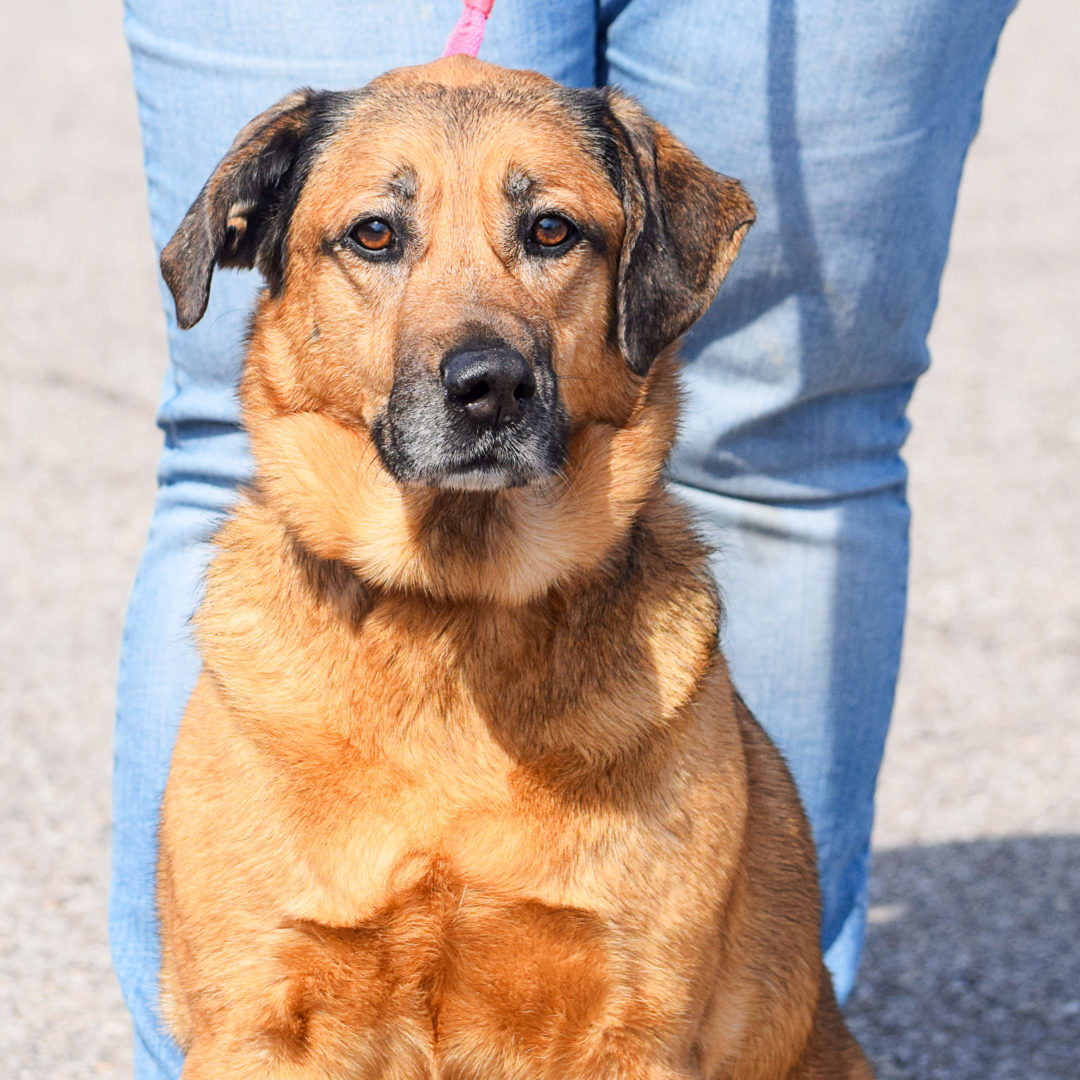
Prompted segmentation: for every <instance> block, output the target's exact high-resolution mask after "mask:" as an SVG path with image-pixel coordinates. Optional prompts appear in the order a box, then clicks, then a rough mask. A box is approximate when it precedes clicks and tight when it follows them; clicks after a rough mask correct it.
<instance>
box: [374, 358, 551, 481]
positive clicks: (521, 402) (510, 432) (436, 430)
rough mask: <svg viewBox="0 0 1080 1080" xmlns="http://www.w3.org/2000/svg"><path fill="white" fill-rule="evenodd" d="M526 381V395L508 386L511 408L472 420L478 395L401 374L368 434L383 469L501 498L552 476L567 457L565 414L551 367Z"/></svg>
mask: <svg viewBox="0 0 1080 1080" xmlns="http://www.w3.org/2000/svg"><path fill="white" fill-rule="evenodd" d="M500 362H502V361H500ZM515 362H516V361H515ZM504 366H507V367H508V366H509V363H508V362H505V363H504ZM489 367H491V365H490V364H489ZM523 378H524V376H523ZM527 380H528V381H527V387H528V392H527V393H526V394H522V393H521V392H520V390H519V386H520V384H518V385H511V384H512V383H513V382H514V380H513V379H511V380H510V381H509V382H508V384H507V386H508V388H507V390H506V395H505V396H506V399H507V401H508V402H509V405H499V404H498V403H496V404H495V405H491V403H490V402H489V403H488V406H489V407H485V408H484V410H483V411H482V412H481V413H480V414H479V415H477V409H476V400H477V399H478V391H476V390H475V389H470V392H469V393H468V394H462V393H460V392H457V391H456V388H455V387H453V386H452V388H451V389H450V390H448V388H447V383H448V381H450V380H449V378H448V376H447V375H446V374H445V373H443V372H440V373H432V372H430V371H419V370H416V369H415V368H414V369H413V370H412V371H411V372H409V371H406V372H403V373H400V374H399V375H398V376H397V378H395V380H394V386H393V389H392V390H391V393H390V397H389V399H388V401H387V405H386V408H385V410H384V411H383V413H382V415H381V416H380V417H379V418H378V419H377V420H376V422H375V424H374V426H373V428H372V437H373V439H374V442H375V446H376V449H377V450H378V452H379V456H380V457H381V459H382V463H383V466H384V467H385V468H386V470H387V471H388V472H389V473H390V475H391V476H393V477H394V478H395V479H396V480H397V481H398V482H399V483H401V484H408V485H422V486H425V487H433V488H445V489H449V490H455V491H500V490H503V489H506V488H515V487H523V486H525V485H527V484H531V483H535V482H536V481H539V480H542V479H545V478H547V477H550V476H552V475H554V474H555V473H557V472H558V471H559V469H560V468H561V467H562V464H563V459H564V457H565V455H566V437H567V429H568V422H567V417H566V413H565V411H564V409H563V407H562V403H561V401H560V400H559V394H558V388H557V385H556V379H555V375H554V372H553V371H552V369H551V367H550V364H546V363H545V364H535V365H532V366H530V368H529V370H528V372H527ZM515 390H518V392H517V393H516V396H515Z"/></svg>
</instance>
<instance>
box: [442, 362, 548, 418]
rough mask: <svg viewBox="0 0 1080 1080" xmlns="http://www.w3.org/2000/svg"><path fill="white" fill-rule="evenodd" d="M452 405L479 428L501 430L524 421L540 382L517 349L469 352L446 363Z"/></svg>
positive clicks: (445, 376) (445, 373) (448, 392)
mask: <svg viewBox="0 0 1080 1080" xmlns="http://www.w3.org/2000/svg"><path fill="white" fill-rule="evenodd" d="M443 385H444V386H445V387H446V394H447V397H449V399H450V401H451V402H452V403H453V404H454V405H456V406H457V407H458V408H460V409H464V411H465V412H466V413H468V414H469V416H470V417H471V418H472V419H473V420H475V421H476V423H478V424H486V425H488V426H490V427H498V426H500V425H501V424H510V423H513V421H515V420H518V419H520V417H521V414H522V413H523V412H524V411H525V402H526V401H528V400H529V398H531V397H532V396H533V394H535V393H536V379H535V378H534V377H533V373H532V368H530V367H529V365H528V364H527V363H526V361H525V357H523V356H522V355H521V353H519V352H518V351H517V350H516V349H506V348H489V349H467V350H462V351H461V352H456V353H451V354H450V356H448V357H447V358H446V360H445V362H444V363H443Z"/></svg>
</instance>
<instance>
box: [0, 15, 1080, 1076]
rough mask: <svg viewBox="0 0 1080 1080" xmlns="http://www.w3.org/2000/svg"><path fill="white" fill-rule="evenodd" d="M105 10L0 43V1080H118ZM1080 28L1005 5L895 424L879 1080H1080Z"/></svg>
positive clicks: (140, 223) (116, 369) (153, 439)
mask: <svg viewBox="0 0 1080 1080" xmlns="http://www.w3.org/2000/svg"><path fill="white" fill-rule="evenodd" d="M119 8H120V5H119V4H118V3H106V2H105V0H81V2H76V0H53V2H52V3H50V4H48V5H45V4H40V5H29V4H20V5H16V4H8V5H5V7H4V10H3V12H2V13H0V81H2V83H3V95H2V99H3V100H4V102H5V109H4V112H3V118H2V119H0V126H2V132H0V134H2V138H0V146H2V147H3V155H2V156H3V166H2V168H0V238H2V246H0V377H2V383H0V386H2V392H0V447H2V453H0V491H2V492H3V499H2V500H0V746H2V747H3V753H2V755H0V828H2V836H3V839H2V841H0V859H2V863H0V1015H3V1016H4V1017H5V1021H4V1023H2V1024H0V1061H3V1062H6V1063H7V1064H6V1066H5V1068H4V1072H5V1073H6V1075H8V1076H11V1077H14V1078H16V1080H23V1078H27V1080H29V1078H34V1080H54V1078H55V1080H63V1078H69V1077H70V1078H75V1077H87V1076H98V1077H106V1078H110V1080H113V1078H116V1080H119V1078H120V1077H124V1076H127V1075H128V1074H129V1071H130V1052H129V1048H128V1031H127V1022H126V1018H125V1015H124V1012H123V1007H122V1004H121V1001H120V996H119V993H118V991H117V989H116V986H115V983H114V980H113V977H112V974H111V971H110V968H109V959H108V950H107V946H106V940H105V899H106V883H107V840H108V784H109V765H110V749H109V744H110V723H111V709H112V682H113V669H114V664H115V659H116V653H117V648H118V642H119V635H120V625H121V618H122V612H123V607H124V602H125V598H126V593H127V589H128V587H129V583H130V580H131V576H132V573H133V570H134V566H135V563H136V559H137V556H138V552H139V548H140V545H141V542H142V539H143V535H144V532H145V528H146V523H147V520H148V516H149V509H150V502H151V498H152V495H153V470H154V460H155V457H156V452H157V446H158V438H157V433H156V431H155V429H154V427H153V422H152V417H153V409H154V402H155V399H156V390H157V385H158V383H159V380H160V378H161V375H162V372H163V367H164V335H163V330H162V319H161V316H160V313H159V308H158V292H157V285H156V278H155V267H154V261H153V255H152V251H151V246H150V239H149V234H148V229H147V224H146V211H145V204H144V193H143V180H142V175H141V170H140V151H139V146H138V133H137V128H136V121H135V109H134V103H133V101H132V97H131V93H130V89H129V73H128V62H127V56H126V53H125V50H124V46H123V42H122V39H121V32H120V25H119V21H120V10H119ZM1078 100H1080V5H1078V4H1076V3H1075V2H1073V0H1023V2H1022V3H1021V5H1020V8H1019V10H1018V12H1017V14H1016V15H1015V16H1014V17H1013V19H1012V21H1011V22H1010V24H1009V25H1008V27H1007V28H1006V31H1005V36H1004V39H1003V42H1002V47H1001V51H1000V57H999V60H998V63H997V66H996V68H995V70H994V72H993V75H992V77H991V83H990V87H989V89H988V92H987V96H986V109H985V117H984V124H983V129H982V131H981V133H980V135H979V137H978V140H977V142H976V144H975V147H974V149H973V151H972V154H971V156H970V158H969V162H968V167H967V170H966V173H965V177H964V183H963V188H962V191H961V200H960V208H959V213H958V218H957V225H956V231H955V235H954V242H953V249H952V254H951V256H950V262H949V267H948V270H947V273H946V280H945V283H944V287H943V292H942V306H941V309H940V312H939V315H938V319H937V321H936V323H935V326H934V331H933V336H932V346H933V351H934V368H933V369H932V371H931V373H930V374H929V375H928V376H927V377H926V379H925V380H924V382H923V383H922V384H921V386H920V388H919V390H918V392H917V394H916V398H915V401H914V405H913V411H912V418H913V423H914V434H913V436H912V439H911V442H910V444H909V448H910V450H909V454H908V458H909V461H910V463H911V468H912V492H911V497H912V503H913V506H914V512H915V519H914V522H915V523H914V537H913V567H912V595H911V613H910V620H909V625H908V633H907V640H906V645H905V657H904V667H903V673H902V678H901V686H900V692H899V700H898V704H897V712H896V719H895V723H894V729H893V734H892V736H891V739H890V744H889V748H888V753H887V759H886V765H885V769H884V773H883V777H882V783H881V790H880V800H879V813H878V829H877V835H876V843H875V846H876V849H877V855H876V866H875V875H874V885H873V890H874V896H873V909H872V911H871V927H870V935H869V942H868V948H867V952H866V958H865V962H864V968H863V977H862V981H861V984H860V986H859V989H858V991H857V993H856V996H855V998H854V1000H853V1002H852V1003H851V1005H850V1007H849V1015H850V1017H851V1020H852V1023H853V1025H854V1026H855V1028H856V1030H857V1031H858V1033H859V1035H860V1037H861V1038H862V1039H863V1040H864V1042H865V1044H866V1046H867V1047H868V1049H869V1050H870V1052H871V1055H872V1056H873V1058H874V1060H875V1062H876V1064H877V1065H878V1068H879V1070H880V1075H881V1076H882V1078H883V1080H894V1078H905V1080H927V1078H938V1077H941V1078H945V1077H948V1078H950V1080H1013V1078H1017V1080H1019V1078H1023V1080H1071V1078H1074V1077H1080V947H1078V944H1077V942H1078V940H1080V722H1078V721H1080V541H1078V536H1080V495H1078V490H1077V489H1078V481H1077V477H1078V475H1080V364H1078V363H1077V359H1078V358H1077V352H1078V342H1080V227H1078V226H1080V200H1078V197H1077V192H1078V190H1080V110H1078V104H1077V102H1078Z"/></svg>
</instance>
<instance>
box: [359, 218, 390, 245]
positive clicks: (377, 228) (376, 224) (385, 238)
mask: <svg viewBox="0 0 1080 1080" xmlns="http://www.w3.org/2000/svg"><path fill="white" fill-rule="evenodd" d="M349 237H350V238H351V239H352V240H354V241H355V242H356V243H357V244H359V245H360V246H361V247H362V248H364V250H365V251H385V250H386V249H387V248H388V247H389V246H390V245H391V244H392V243H393V242H394V230H393V229H391V228H390V226H389V225H387V223H386V222H385V221H382V220H380V219H379V218H368V219H367V220H366V221H361V222H360V223H359V224H358V225H354V226H353V228H352V231H351V232H350V233H349Z"/></svg>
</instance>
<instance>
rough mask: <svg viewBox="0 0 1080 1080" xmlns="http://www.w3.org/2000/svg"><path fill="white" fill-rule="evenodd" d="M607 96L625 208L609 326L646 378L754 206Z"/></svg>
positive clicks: (723, 264)
mask: <svg viewBox="0 0 1080 1080" xmlns="http://www.w3.org/2000/svg"><path fill="white" fill-rule="evenodd" d="M605 94H606V97H607V104H608V108H609V110H610V111H609V117H610V120H609V126H610V130H611V133H612V135H613V136H614V141H615V146H616V148H617V151H618V161H619V168H618V169H617V170H616V171H617V173H618V174H619V175H618V176H617V177H616V179H617V185H618V187H619V191H620V195H621V196H622V201H623V210H624V212H625V215H626V232H625V234H624V237H623V245H622V252H621V254H620V258H619V279H618V295H617V303H618V310H617V315H616V318H617V320H618V321H617V327H616V330H617V336H618V342H619V347H620V348H621V350H622V353H623V356H624V357H625V358H626V362H627V364H628V365H629V366H630V369H631V370H632V371H634V372H636V373H637V374H638V375H644V374H645V373H646V372H647V371H648V370H649V366H650V365H651V364H652V362H653V360H655V359H656V357H657V355H659V353H660V352H661V351H662V350H663V349H664V348H666V347H667V346H668V345H670V344H671V343H672V342H673V341H675V340H676V339H677V338H678V337H679V336H680V335H682V334H684V333H685V332H686V331H687V330H688V329H689V328H690V326H691V325H692V324H693V323H694V321H695V320H696V319H697V318H698V316H699V315H701V314H702V312H704V310H705V309H706V308H707V307H708V306H709V303H710V302H711V301H712V298H713V297H714V296H715V295H716V290H717V289H718V288H719V287H720V282H721V281H723V280H724V275H725V274H726V273H727V272H728V268H729V267H730V266H731V264H732V262H733V261H734V259H735V256H736V254H738V251H739V245H740V244H741V243H742V239H743V236H744V235H745V233H746V230H747V229H748V228H749V227H750V226H751V225H752V224H753V222H754V218H755V217H756V213H755V210H754V204H753V202H751V200H750V197H749V196H748V195H747V194H746V192H745V191H744V190H743V188H742V185H741V184H740V183H739V182H738V181H737V180H732V179H731V177H729V176H722V175H721V174H720V173H716V172H713V170H712V169H710V168H709V167H708V166H707V165H706V164H705V163H704V162H702V161H701V160H700V159H699V158H698V157H696V156H695V155H694V154H693V153H692V152H691V151H690V150H688V149H687V148H686V147H685V146H684V145H683V144H682V143H681V142H679V140H678V139H676V138H675V137H674V136H673V135H672V134H671V132H670V131H668V130H667V128H665V127H664V126H663V125H662V124H658V123H657V122H656V121H655V120H653V119H652V118H651V117H650V116H649V115H648V114H647V113H646V112H645V111H644V110H643V109H642V108H641V107H640V106H639V105H638V104H637V103H636V102H634V101H633V100H631V99H630V98H628V97H627V96H626V95H625V94H623V93H621V92H620V91H617V90H611V89H609V90H607V91H605ZM609 156H610V155H609Z"/></svg>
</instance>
